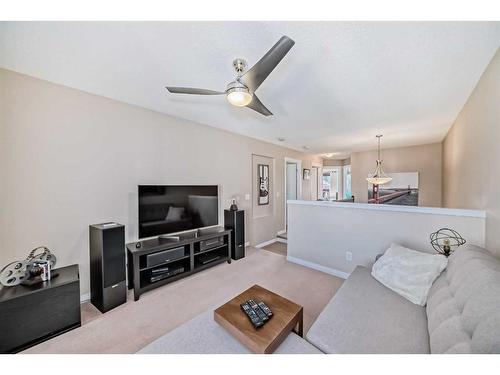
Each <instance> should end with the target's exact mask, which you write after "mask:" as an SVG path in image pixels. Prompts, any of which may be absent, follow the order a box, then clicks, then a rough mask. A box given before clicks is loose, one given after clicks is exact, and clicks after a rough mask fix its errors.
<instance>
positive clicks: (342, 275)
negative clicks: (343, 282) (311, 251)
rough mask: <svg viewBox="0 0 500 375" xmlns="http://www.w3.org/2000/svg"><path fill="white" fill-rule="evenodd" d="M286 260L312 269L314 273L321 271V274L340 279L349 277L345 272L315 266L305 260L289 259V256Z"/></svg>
mask: <svg viewBox="0 0 500 375" xmlns="http://www.w3.org/2000/svg"><path fill="white" fill-rule="evenodd" d="M286 260H287V261H289V262H292V263H295V264H299V265H301V266H304V267H307V268H312V269H313V270H316V271H321V272H324V273H327V274H329V275H333V276H337V277H340V278H341V279H347V278H348V277H349V274H348V273H347V272H342V271H339V270H336V269H335V268H330V267H325V266H321V265H319V264H316V263H313V262H308V261H307V260H303V259H299V258H294V257H291V256H289V255H287V257H286Z"/></svg>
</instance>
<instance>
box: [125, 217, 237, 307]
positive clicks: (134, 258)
mask: <svg viewBox="0 0 500 375" xmlns="http://www.w3.org/2000/svg"><path fill="white" fill-rule="evenodd" d="M231 231H232V230H231V229H224V228H223V227H215V228H206V229H203V230H195V231H190V232H185V233H179V234H173V235H171V236H160V237H157V238H152V239H148V240H143V241H139V242H132V243H129V244H127V263H128V266H127V270H128V288H129V289H132V288H134V300H135V301H137V300H138V299H139V297H140V296H141V294H143V293H145V292H148V291H150V290H152V289H155V288H158V287H160V286H162V285H165V284H168V283H171V282H174V281H176V280H179V279H182V278H184V277H186V276H189V275H192V274H194V273H196V272H200V271H203V270H205V269H207V268H210V267H213V266H215V265H217V264H220V263H223V262H228V263H231ZM215 238H221V239H222V242H221V243H219V244H217V245H215V246H205V244H206V243H209V240H212V239H215ZM181 246H183V247H184V256H183V257H182V256H181V257H179V258H176V259H173V260H171V261H167V262H164V263H161V264H157V265H155V266H151V267H148V266H147V264H146V256H147V255H150V254H153V253H157V252H160V251H165V250H168V249H173V248H178V247H181ZM201 254H204V255H201ZM207 255H213V256H214V257H215V256H218V258H217V259H216V260H213V261H211V262H208V263H206V262H202V261H201V260H202V259H203V257H205V256H207ZM205 259H207V258H205ZM169 265H171V266H172V267H177V268H180V267H183V268H184V271H183V272H180V273H176V274H173V275H172V276H169V277H166V278H164V279H161V280H159V281H156V282H151V274H152V270H153V269H156V268H160V267H166V266H169Z"/></svg>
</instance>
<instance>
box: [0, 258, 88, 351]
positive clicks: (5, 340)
mask: <svg viewBox="0 0 500 375" xmlns="http://www.w3.org/2000/svg"><path fill="white" fill-rule="evenodd" d="M53 272H54V273H55V272H57V273H58V276H57V277H54V278H52V279H51V280H49V281H45V282H43V283H39V284H36V285H33V286H24V285H17V286H13V287H2V288H0V353H17V352H20V351H22V350H24V349H27V348H29V347H30V346H33V345H36V344H39V343H40V342H42V341H45V340H48V339H50V338H52V337H54V336H57V335H60V334H61V333H64V332H67V331H69V330H71V329H74V328H76V327H80V325H81V315H80V276H79V271H78V265H76V264H75V265H72V266H67V267H61V268H56V269H54V270H53Z"/></svg>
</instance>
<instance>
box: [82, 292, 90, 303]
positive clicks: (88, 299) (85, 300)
mask: <svg viewBox="0 0 500 375" xmlns="http://www.w3.org/2000/svg"><path fill="white" fill-rule="evenodd" d="M87 301H90V293H85V294H82V295H80V303H84V302H87Z"/></svg>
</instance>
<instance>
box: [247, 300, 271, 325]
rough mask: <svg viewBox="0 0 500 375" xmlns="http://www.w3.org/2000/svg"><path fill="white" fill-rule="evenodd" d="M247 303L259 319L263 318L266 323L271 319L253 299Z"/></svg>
mask: <svg viewBox="0 0 500 375" xmlns="http://www.w3.org/2000/svg"><path fill="white" fill-rule="evenodd" d="M247 303H248V304H249V305H250V307H251V308H252V309H253V311H255V312H256V313H257V315H258V316H259V318H261V319H262V320H263V321H264V322H265V321H266V320H269V317H268V316H267V314H266V313H265V312H264V311H262V309H261V308H260V307H259V305H257V304H256V303H255V301H254V300H253V299H249V300H248V301H247Z"/></svg>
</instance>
